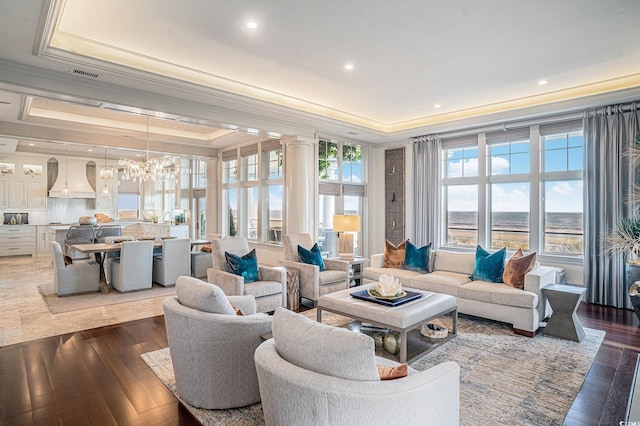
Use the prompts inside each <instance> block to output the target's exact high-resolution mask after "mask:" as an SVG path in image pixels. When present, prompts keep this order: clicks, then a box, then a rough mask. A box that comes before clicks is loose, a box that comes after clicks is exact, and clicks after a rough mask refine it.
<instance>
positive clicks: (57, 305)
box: [38, 283, 176, 314]
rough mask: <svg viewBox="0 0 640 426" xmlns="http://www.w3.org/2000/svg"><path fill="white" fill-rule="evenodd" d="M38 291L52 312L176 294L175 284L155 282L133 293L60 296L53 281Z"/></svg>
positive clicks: (114, 291) (56, 312)
mask: <svg viewBox="0 0 640 426" xmlns="http://www.w3.org/2000/svg"><path fill="white" fill-rule="evenodd" d="M38 291H39V292H40V294H41V295H42V299H44V303H46V305H47V308H49V312H51V313H52V314H59V313H62V312H70V311H77V310H80V309H88V308H95V307H98V306H105V305H115V304H116V303H127V302H134V301H137V300H143V299H152V298H154V297H167V296H172V295H174V294H176V288H175V286H172V287H163V286H161V285H158V284H153V287H151V288H150V289H149V290H141V291H133V292H131V293H119V292H117V291H116V290H113V289H112V290H111V291H110V292H109V293H88V294H78V295H75V296H64V297H58V295H57V294H56V292H55V290H54V289H53V283H46V284H40V285H39V286H38Z"/></svg>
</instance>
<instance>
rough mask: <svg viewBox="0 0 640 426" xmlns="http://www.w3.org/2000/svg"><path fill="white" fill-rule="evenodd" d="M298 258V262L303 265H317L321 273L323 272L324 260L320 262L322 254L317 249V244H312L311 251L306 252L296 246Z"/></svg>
mask: <svg viewBox="0 0 640 426" xmlns="http://www.w3.org/2000/svg"><path fill="white" fill-rule="evenodd" d="M298 257H300V261H301V262H303V263H308V264H309V265H318V266H319V267H320V271H321V272H322V271H324V270H325V267H324V260H322V253H321V252H320V249H319V248H318V243H316V244H314V245H313V247H311V250H307V249H306V248H304V247H301V246H300V245H298Z"/></svg>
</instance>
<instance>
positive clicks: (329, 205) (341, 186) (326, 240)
mask: <svg viewBox="0 0 640 426" xmlns="http://www.w3.org/2000/svg"><path fill="white" fill-rule="evenodd" d="M363 176H364V170H363V160H362V147H361V146H360V145H355V144H348V143H342V142H338V141H335V140H323V139H321V140H320V142H319V145H318V179H319V180H320V184H319V186H318V187H319V196H318V246H319V247H320V249H321V250H322V251H323V252H325V253H328V255H329V256H330V257H336V256H338V255H339V253H338V249H337V234H336V232H334V231H333V216H334V215H336V214H348V215H360V216H361V220H360V222H361V226H362V224H363V223H364V221H363V220H362V211H363V199H364V195H365V189H366V186H365V185H364V178H363ZM361 236H362V232H360V233H358V235H357V236H355V237H354V245H355V253H356V255H360V254H361V253H362V252H361V250H360V249H359V247H362V240H361Z"/></svg>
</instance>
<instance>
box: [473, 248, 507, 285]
mask: <svg viewBox="0 0 640 426" xmlns="http://www.w3.org/2000/svg"><path fill="white" fill-rule="evenodd" d="M506 258H507V248H506V247H503V248H501V249H500V250H498V251H497V252H495V253H493V254H491V253H489V252H488V251H486V250H485V249H483V248H482V247H480V246H477V247H476V266H475V268H474V269H473V274H471V276H470V277H469V278H471V279H472V280H481V281H489V282H492V283H501V282H503V281H502V273H503V272H504V262H505V259H506Z"/></svg>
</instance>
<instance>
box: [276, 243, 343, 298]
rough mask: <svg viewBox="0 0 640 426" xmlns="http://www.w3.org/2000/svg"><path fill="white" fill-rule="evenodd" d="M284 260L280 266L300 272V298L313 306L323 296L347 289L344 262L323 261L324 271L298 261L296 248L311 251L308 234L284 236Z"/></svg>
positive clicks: (311, 245) (311, 244)
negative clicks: (309, 301) (308, 301)
mask: <svg viewBox="0 0 640 426" xmlns="http://www.w3.org/2000/svg"><path fill="white" fill-rule="evenodd" d="M282 245H283V246H284V259H283V260H281V261H280V264H281V265H282V266H286V267H290V268H295V269H298V270H299V271H300V297H304V298H305V299H309V300H311V301H313V304H314V306H315V304H316V303H317V301H318V298H319V297H320V296H322V295H323V294H327V293H333V292H334V291H338V290H345V289H347V288H348V287H349V262H346V261H344V260H333V259H323V262H324V266H325V270H324V271H320V267H318V266H317V265H310V264H308V263H304V262H302V261H300V257H299V256H298V246H301V247H303V248H305V249H307V250H311V248H312V247H313V242H312V241H311V237H310V236H309V234H288V235H285V236H284V239H283V243H282Z"/></svg>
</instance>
